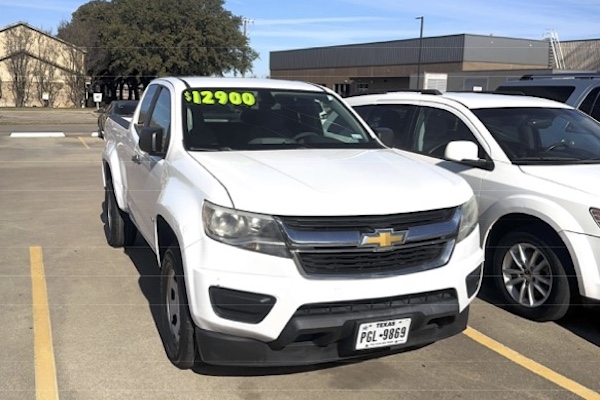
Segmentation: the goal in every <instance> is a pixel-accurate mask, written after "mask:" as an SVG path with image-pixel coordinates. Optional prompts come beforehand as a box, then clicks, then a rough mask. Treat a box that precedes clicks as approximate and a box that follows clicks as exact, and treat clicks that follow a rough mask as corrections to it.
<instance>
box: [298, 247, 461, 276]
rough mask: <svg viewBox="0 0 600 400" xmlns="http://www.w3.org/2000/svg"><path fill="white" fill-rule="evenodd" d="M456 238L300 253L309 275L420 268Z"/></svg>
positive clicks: (435, 259)
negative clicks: (384, 247)
mask: <svg viewBox="0 0 600 400" xmlns="http://www.w3.org/2000/svg"><path fill="white" fill-rule="evenodd" d="M453 242H454V241H453V240H451V241H448V240H446V241H436V242H435V243H426V244H421V245H416V246H406V247H398V248H397V249H393V250H390V251H385V252H378V251H372V250H362V251H335V252H330V251H314V252H308V251H302V252H298V253H297V257H298V261H299V262H300V265H301V266H302V268H303V269H304V272H306V273H307V274H309V275H349V274H352V275H353V274H382V273H390V272H400V273H408V272H416V271H418V270H423V269H427V268H430V267H432V266H433V265H435V264H436V263H437V264H438V265H435V266H439V260H440V259H441V258H442V255H443V254H444V253H445V250H446V249H447V248H448V246H449V245H452V243H453Z"/></svg>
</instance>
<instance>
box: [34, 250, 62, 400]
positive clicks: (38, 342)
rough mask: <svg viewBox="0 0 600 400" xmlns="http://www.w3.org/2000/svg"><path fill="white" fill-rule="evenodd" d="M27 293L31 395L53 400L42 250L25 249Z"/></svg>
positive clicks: (53, 369)
mask: <svg viewBox="0 0 600 400" xmlns="http://www.w3.org/2000/svg"><path fill="white" fill-rule="evenodd" d="M29 257H30V263H31V292H32V300H33V335H34V354H35V392H36V399H37V400H42V399H43V400H57V399H58V385H57V382H56V365H55V362H54V347H53V345H52V328H51V326H50V310H49V308H48V291H47V289H46V277H45V275H44V261H43V259H42V248H41V247H39V246H32V247H30V248H29Z"/></svg>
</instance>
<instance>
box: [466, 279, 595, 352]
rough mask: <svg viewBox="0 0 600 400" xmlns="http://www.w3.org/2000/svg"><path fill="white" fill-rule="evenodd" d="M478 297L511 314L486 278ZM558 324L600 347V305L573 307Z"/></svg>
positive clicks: (489, 280)
mask: <svg viewBox="0 0 600 400" xmlns="http://www.w3.org/2000/svg"><path fill="white" fill-rule="evenodd" d="M477 297H478V298H480V299H481V300H483V301H485V302H487V303H489V304H492V305H495V306H496V307H499V308H502V309H505V310H507V311H508V312H511V311H510V310H509V309H507V308H506V307H504V301H503V299H502V298H501V296H500V295H499V294H498V293H497V291H496V289H495V288H494V287H493V285H492V282H491V279H490V278H487V279H486V278H484V282H483V285H482V287H481V290H480V292H479V294H478V295H477ZM556 324H558V325H559V326H561V327H563V328H564V329H567V330H568V331H570V332H572V333H573V334H575V335H577V336H579V337H581V338H582V339H585V340H587V341H588V342H590V343H592V344H594V345H596V346H598V347H600V305H595V306H582V305H579V304H576V305H573V306H571V310H569V312H568V313H567V315H565V316H564V317H563V318H561V319H560V320H558V321H556Z"/></svg>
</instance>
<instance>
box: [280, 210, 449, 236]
mask: <svg viewBox="0 0 600 400" xmlns="http://www.w3.org/2000/svg"><path fill="white" fill-rule="evenodd" d="M455 211H456V208H444V209H440V210H430V211H419V212H413V213H406V214H393V215H361V216H334V217H279V218H280V219H281V221H282V222H283V223H284V224H285V225H287V226H288V227H290V228H292V229H297V230H301V231H306V230H310V231H315V230H316V231H324V230H326V231H347V230H356V231H359V232H373V231H374V230H375V229H388V228H391V229H394V230H397V231H399V230H403V229H407V228H410V227H411V226H422V225H430V224H435V223H439V222H444V221H448V220H449V219H450V218H451V217H452V215H453V214H454V212H455Z"/></svg>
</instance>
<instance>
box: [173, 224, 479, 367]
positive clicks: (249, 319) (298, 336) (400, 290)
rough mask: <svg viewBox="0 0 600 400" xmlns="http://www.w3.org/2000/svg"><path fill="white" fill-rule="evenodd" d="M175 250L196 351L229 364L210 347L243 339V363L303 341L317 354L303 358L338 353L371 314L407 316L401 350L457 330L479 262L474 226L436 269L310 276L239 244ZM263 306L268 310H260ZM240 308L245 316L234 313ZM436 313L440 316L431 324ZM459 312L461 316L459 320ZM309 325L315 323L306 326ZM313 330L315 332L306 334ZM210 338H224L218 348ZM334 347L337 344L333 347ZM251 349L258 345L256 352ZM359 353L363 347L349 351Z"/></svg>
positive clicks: (471, 293) (331, 356)
mask: <svg viewBox="0 0 600 400" xmlns="http://www.w3.org/2000/svg"><path fill="white" fill-rule="evenodd" d="M182 250H183V251H182V256H183V261H184V266H185V267H184V268H185V279H186V288H187V292H188V300H189V307H190V313H191V316H192V319H193V321H194V323H195V325H196V326H197V327H198V332H197V333H198V335H197V336H198V342H199V348H200V349H201V351H202V357H203V358H204V359H206V360H207V362H212V363H220V361H219V360H224V361H222V363H229V361H226V360H228V359H230V358H231V357H226V356H216V353H221V352H222V351H220V350H219V349H220V348H221V347H225V351H227V349H226V348H228V347H231V348H235V346H236V343H243V344H247V343H252V344H251V345H248V346H249V347H250V348H251V349H252V350H248V351H249V352H250V353H252V356H248V357H247V359H246V358H244V359H243V360H241V361H240V362H241V363H242V364H244V363H249V359H252V358H254V357H258V359H259V360H260V359H265V357H267V356H266V355H261V354H270V352H271V351H278V352H277V353H275V354H289V353H288V352H293V351H294V350H287V349H288V348H289V349H295V348H305V347H317V348H318V351H317V350H316V351H317V352H318V353H319V354H320V355H318V356H311V357H308V356H307V357H306V360H307V361H305V362H306V363H313V362H327V361H328V360H337V359H340V357H342V358H345V357H346V355H345V353H344V351H345V350H344V349H345V347H344V346H346V345H343V344H342V343H345V340H347V338H348V337H350V336H352V335H351V334H350V333H349V330H351V329H354V326H355V325H356V322H357V321H359V320H363V319H370V318H376V319H379V320H385V319H393V318H395V317H397V316H400V317H399V318H403V316H407V315H408V316H411V318H414V321H413V324H411V335H412V336H409V343H407V344H405V345H402V346H401V348H405V347H407V346H413V345H419V344H422V343H426V342H432V341H435V340H438V339H440V338H443V337H447V336H450V335H452V334H456V333H458V332H460V331H461V330H462V329H464V325H465V323H466V313H465V311H466V310H467V309H468V306H469V304H470V303H471V301H472V300H473V298H474V297H475V296H476V294H477V291H478V289H479V283H480V278H479V276H480V273H479V272H480V270H478V272H475V271H476V270H477V269H478V267H479V266H480V265H481V263H482V262H483V252H482V250H481V247H480V243H479V232H478V230H477V229H476V230H475V231H474V232H473V233H472V234H471V235H469V237H468V238H465V239H464V240H463V241H461V242H460V243H458V244H457V245H456V246H455V248H454V251H453V254H452V257H451V259H450V261H449V262H448V263H447V264H446V265H444V266H443V267H439V268H435V269H431V270H426V271H420V272H415V273H406V274H401V275H391V276H376V277H373V276H349V277H340V278H338V277H336V278H329V277H328V278H310V277H306V276H304V275H303V274H302V273H301V272H300V270H299V268H298V267H297V266H296V264H295V263H294V261H293V260H291V259H286V258H279V257H273V256H267V255H264V254H260V253H254V252H250V251H246V250H241V249H238V248H235V247H232V246H227V245H224V244H222V243H218V242H215V241H213V240H211V239H208V238H206V239H204V240H202V241H199V242H197V243H194V244H193V245H190V246H188V247H186V248H185V249H182ZM215 288H217V289H223V291H227V292H228V293H227V296H228V297H229V299H230V300H228V301H227V303H228V305H227V306H226V307H221V308H219V307H218V306H217V307H215V304H213V300H214V299H211V295H210V293H211V291H213V292H214V293H217V292H218V291H217V292H215ZM442 291H443V292H446V291H449V292H452V293H454V294H453V297H452V301H451V305H450V303H448V302H447V300H445V301H444V302H443V307H442V305H440V304H438V303H439V301H433V302H429V301H424V300H415V301H412V300H411V301H410V302H409V303H405V304H404V303H403V304H400V303H398V306H392V307H387V309H384V308H382V309H379V308H377V309H371V310H366V311H365V310H363V311H360V312H358V311H356V310H357V309H356V308H354V311H353V313H351V314H349V315H344V313H343V312H339V313H338V312H335V313H333V314H331V313H330V314H328V315H319V316H318V317H317V316H315V314H314V313H313V314H311V318H309V319H307V318H305V316H302V315H301V314H299V313H301V312H302V310H306V308H307V307H309V308H310V307H312V308H313V311H314V309H315V307H316V308H317V309H318V308H319V307H320V306H319V305H324V304H325V305H332V304H333V305H336V306H337V305H349V304H358V303H361V302H373V301H375V302H377V301H378V300H380V299H395V300H394V301H396V300H398V299H401V298H405V297H407V296H408V297H414V298H415V299H419V298H420V297H421V296H425V295H426V294H430V293H437V292H442ZM237 292H241V293H242V295H243V296H247V295H249V298H250V300H247V301H249V303H248V302H247V303H246V304H247V305H248V306H247V307H244V308H243V309H240V308H239V307H235V306H233V304H234V303H236V301H234V300H235V298H236V296H237V294H236V293H237ZM214 293H213V294H214ZM238 294H239V293H238ZM231 299H233V300H231ZM257 299H258V300H257ZM262 299H264V303H262ZM373 299H375V300H373ZM257 301H258V303H260V304H258V303H257ZM398 301H401V300H398ZM238 303H239V302H238ZM257 304H258V305H259V306H257ZM267 305H268V310H267V311H266V312H264V311H261V310H264V309H265V307H266V306H267ZM321 308H323V307H321ZM358 309H359V310H360V307H359V308H358ZM356 312H358V313H357V314H355V313H356ZM240 313H246V314H248V315H246V317H241V316H240ZM236 315H237V316H236ZM412 315H414V317H413V316H412ZM436 318H443V320H441V322H435V321H434V322H433V323H432V322H430V320H431V319H436ZM462 318H465V320H464V321H463V322H461V321H462ZM307 321H309V322H307ZM315 321H317V322H315ZM315 323H316V324H317V325H315V326H316V328H315V326H313V325H314V324H315ZM431 324H433V325H436V326H438V327H437V328H436V329H435V330H433V331H432V332H431V333H420V332H421V331H422V330H423V332H429V329H430V328H431ZM442 325H443V326H442ZM290 326H292V328H290ZM314 329H316V331H314V332H313V331H312V330H314ZM290 332H291V333H290ZM298 332H301V333H298ZM314 334H317V336H319V337H318V338H317V337H315V335H314ZM349 335H350V336H349ZM421 335H423V336H421ZM216 342H219V343H223V346H221V345H218V344H217V343H216ZM230 342H231V343H230ZM207 343H209V344H210V343H212V344H210V345H209V344H207ZM213 345H214V346H213ZM240 346H242V345H241V344H240ZM265 346H266V347H265ZM338 346H341V347H339V349H338ZM257 348H260V349H263V350H260V351H258V350H256V349H257ZM325 348H327V349H333V348H335V349H336V350H335V352H334V351H333V350H324V349H325ZM393 350H396V349H395V348H394V349H393ZM281 351H283V353H280V352H281ZM384 351H385V350H381V351H379V352H384ZM350 353H352V351H350ZM234 354H235V353H234ZM362 354H366V353H365V352H359V354H357V355H352V354H350V356H360V355H362ZM269 357H271V356H269ZM272 357H275V358H276V359H277V357H279V358H281V357H283V360H280V361H281V362H283V363H284V364H285V363H289V364H297V363H298V362H296V361H299V362H300V363H301V362H302V360H303V359H304V357H300V358H299V359H298V360H296V361H292V360H291V358H292V357H290V356H285V357H284V356H282V355H280V356H272ZM286 360H287V361H286ZM230 361H231V360H230ZM233 361H235V357H234V360H233ZM275 361H277V360H275ZM261 365H262V364H261Z"/></svg>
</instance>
